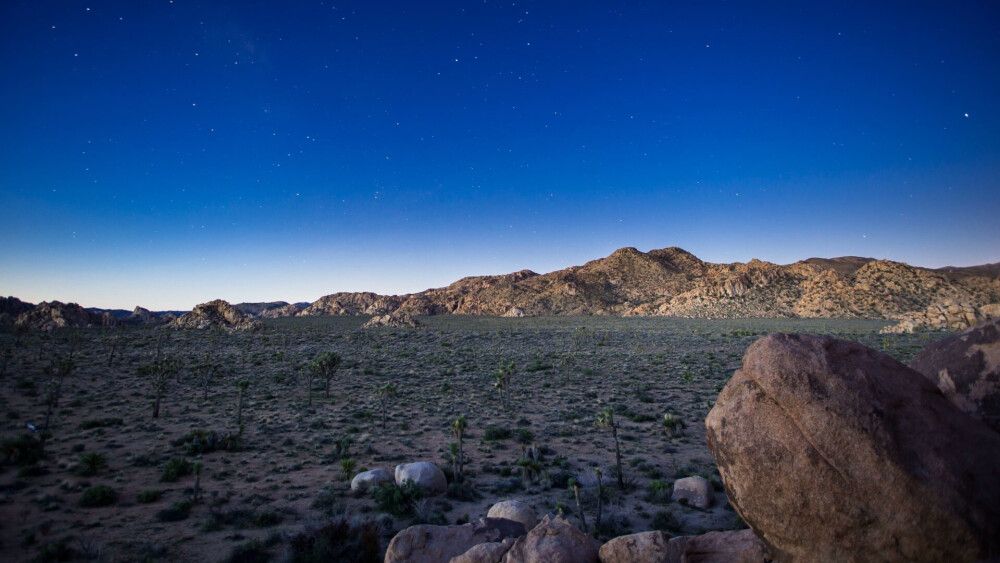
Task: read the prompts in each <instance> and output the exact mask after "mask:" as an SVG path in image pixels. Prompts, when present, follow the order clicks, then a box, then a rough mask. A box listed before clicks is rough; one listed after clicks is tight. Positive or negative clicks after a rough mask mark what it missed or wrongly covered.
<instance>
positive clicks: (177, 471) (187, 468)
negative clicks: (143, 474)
mask: <svg viewBox="0 0 1000 563" xmlns="http://www.w3.org/2000/svg"><path fill="white" fill-rule="evenodd" d="M190 474H191V462H190V461H188V460H186V459H184V458H183V457H173V458H170V461H168V462H167V465H166V466H165V467H164V468H163V474H161V475H160V481H163V482H164V483H173V482H174V481H176V480H178V479H180V478H181V477H183V476H185V475H190Z"/></svg>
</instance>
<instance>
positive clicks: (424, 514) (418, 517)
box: [413, 499, 448, 526]
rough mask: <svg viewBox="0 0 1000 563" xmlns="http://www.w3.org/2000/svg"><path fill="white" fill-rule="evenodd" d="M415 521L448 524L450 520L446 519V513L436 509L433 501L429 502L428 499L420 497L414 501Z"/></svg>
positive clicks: (418, 522) (432, 524)
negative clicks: (432, 503)
mask: <svg viewBox="0 0 1000 563" xmlns="http://www.w3.org/2000/svg"><path fill="white" fill-rule="evenodd" d="M413 523H414V524H430V525H431V526H446V525H447V524H448V520H447V519H445V517H444V513H443V512H441V511H440V510H435V508H434V507H433V506H431V503H429V502H427V499H420V500H418V501H417V502H415V503H413Z"/></svg>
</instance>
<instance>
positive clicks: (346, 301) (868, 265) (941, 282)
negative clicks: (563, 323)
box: [298, 247, 1000, 328]
mask: <svg viewBox="0 0 1000 563" xmlns="http://www.w3.org/2000/svg"><path fill="white" fill-rule="evenodd" d="M995 273H997V274H1000V265H998V264H988V265H984V266H973V267H969V268H942V269H940V270H932V269H928V268H920V267H914V266H910V265H908V264H905V263H901V262H893V261H890V260H877V259H874V258H862V257H841V258H831V259H824V258H810V259H807V260H802V261H799V262H796V263H794V264H788V265H778V264H773V263H770V262H764V261H761V260H757V259H754V260H751V261H749V262H747V263H739V262H737V263H732V264H715V263H711V262H704V261H702V260H700V259H699V258H698V257H696V256H694V255H693V254H691V253H689V252H687V251H685V250H683V249H680V248H676V247H672V248H665V249H660V250H651V251H649V252H641V251H639V250H636V249H635V248H631V247H627V248H621V249H619V250H616V251H615V252H613V253H612V254H611V255H610V256H608V257H606V258H601V259H598V260H593V261H591V262H588V263H586V264H584V265H582V266H573V267H570V268H566V269H563V270H557V271H554V272H550V273H548V274H537V273H535V272H532V271H530V270H522V271H520V272H515V273H512V274H506V275H500V276H472V277H467V278H463V279H461V280H458V281H456V282H455V283H453V284H451V285H449V286H447V287H443V288H436V289H428V290H426V291H422V292H420V293H415V294H410V295H402V296H396V295H393V296H385V295H378V294H375V293H336V294H332V295H327V296H325V297H322V298H320V299H318V300H317V301H316V302H314V303H313V304H312V305H310V306H309V307H306V308H305V309H303V310H302V311H301V312H299V313H298V315H300V316H310V315H386V314H389V313H393V312H396V311H400V312H403V313H406V314H409V315H412V316H418V315H442V314H463V315H496V316H504V315H507V316H522V315H525V316H536V315H617V316H679V317H700V318H751V317H806V318H823V317H840V318H896V319H902V318H903V317H904V316H906V315H907V314H913V313H916V312H919V311H924V310H926V309H927V308H928V307H929V306H933V305H935V304H942V303H945V302H948V303H957V304H960V305H962V306H966V307H971V308H972V309H974V310H976V311H978V310H979V309H980V308H982V307H983V306H987V305H989V304H995V303H1000V275H994V274H995ZM983 316H986V315H983V314H980V315H979V318H982V317H983ZM948 328H952V327H948Z"/></svg>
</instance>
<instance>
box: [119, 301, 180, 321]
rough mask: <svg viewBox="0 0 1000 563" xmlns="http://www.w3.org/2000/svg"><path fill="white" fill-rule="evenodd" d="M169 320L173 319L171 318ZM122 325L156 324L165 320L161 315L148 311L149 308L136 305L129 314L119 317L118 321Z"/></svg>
mask: <svg viewBox="0 0 1000 563" xmlns="http://www.w3.org/2000/svg"><path fill="white" fill-rule="evenodd" d="M169 320H173V319H172V318H171V319H169ZM120 322H121V323H122V324H124V325H132V326H139V325H157V324H164V323H166V322H167V320H165V319H164V318H163V317H162V316H161V315H159V314H157V313H154V312H152V311H150V310H149V309H144V308H142V307H139V306H138V305H136V307H135V309H133V310H132V313H131V314H129V316H127V317H125V318H123V319H121V321H120Z"/></svg>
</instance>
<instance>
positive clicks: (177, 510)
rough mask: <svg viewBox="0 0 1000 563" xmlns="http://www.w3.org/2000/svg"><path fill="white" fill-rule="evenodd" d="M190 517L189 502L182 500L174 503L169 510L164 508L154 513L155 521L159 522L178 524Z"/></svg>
mask: <svg viewBox="0 0 1000 563" xmlns="http://www.w3.org/2000/svg"><path fill="white" fill-rule="evenodd" d="M190 515H191V502H190V501H187V500H182V501H178V502H175V503H174V504H173V506H171V507H170V508H164V509H163V510H161V511H159V512H157V513H156V519H157V520H159V521H160V522H180V521H181V520H186V519H187V517H188V516H190Z"/></svg>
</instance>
